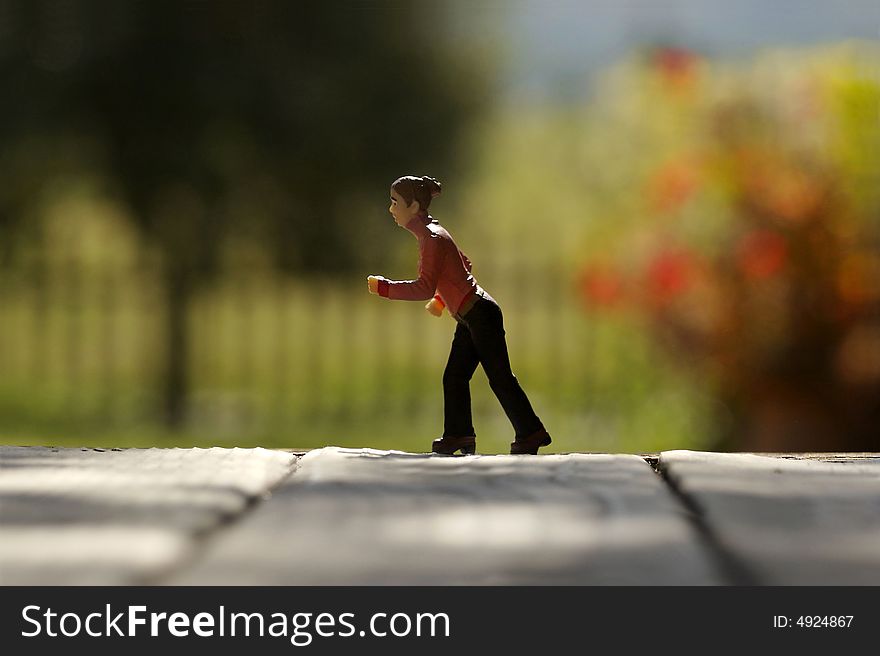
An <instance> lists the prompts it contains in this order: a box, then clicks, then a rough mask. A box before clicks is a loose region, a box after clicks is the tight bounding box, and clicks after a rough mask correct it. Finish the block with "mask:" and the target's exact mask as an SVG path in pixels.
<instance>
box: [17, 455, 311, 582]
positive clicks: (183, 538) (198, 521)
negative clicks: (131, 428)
mask: <svg viewBox="0 0 880 656" xmlns="http://www.w3.org/2000/svg"><path fill="white" fill-rule="evenodd" d="M295 461H296V457H295V456H293V455H291V454H289V453H283V452H280V451H270V450H266V449H220V448H212V449H125V450H120V449H111V450H101V449H60V448H48V447H8V446H4V447H0V583H2V584H4V585H25V584H28V585H66V584H89V585H98V584H109V585H113V584H127V583H141V582H151V581H153V580H154V579H155V578H156V577H158V576H161V575H162V574H164V573H165V572H166V571H168V570H169V569H171V568H173V567H176V566H178V565H179V564H180V563H181V562H182V561H183V560H184V559H185V558H186V557H187V556H188V555H189V554H190V552H191V550H192V547H193V544H194V543H195V542H196V539H197V537H198V536H200V535H204V534H206V533H208V532H210V531H211V530H214V529H216V528H217V527H218V526H219V525H221V523H222V522H224V521H227V520H229V519H230V518H234V517H236V516H237V515H239V514H240V513H242V512H244V511H245V510H246V509H247V508H248V506H249V504H250V503H251V502H252V501H253V500H256V499H259V498H261V497H262V496H263V495H264V494H266V493H267V491H268V490H269V489H270V488H271V487H272V486H274V485H276V484H277V483H278V482H279V481H280V480H281V479H282V478H284V477H285V476H287V475H288V474H289V472H290V470H291V469H292V467H293V464H294V462H295Z"/></svg>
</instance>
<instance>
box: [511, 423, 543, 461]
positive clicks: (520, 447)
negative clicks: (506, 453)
mask: <svg viewBox="0 0 880 656" xmlns="http://www.w3.org/2000/svg"><path fill="white" fill-rule="evenodd" d="M552 441H553V440H551V439H550V433H548V432H547V431H546V430H544V429H543V428H542V429H541V430H538V431H535V432H534V433H532V434H531V435H529V436H528V437H523V438H517V439H516V441H514V442H511V443H510V454H511V455H519V454H524V453H528V454H530V455H533V456H534V455H537V454H538V448H539V447H542V446H547V445H549V444H550V442H552Z"/></svg>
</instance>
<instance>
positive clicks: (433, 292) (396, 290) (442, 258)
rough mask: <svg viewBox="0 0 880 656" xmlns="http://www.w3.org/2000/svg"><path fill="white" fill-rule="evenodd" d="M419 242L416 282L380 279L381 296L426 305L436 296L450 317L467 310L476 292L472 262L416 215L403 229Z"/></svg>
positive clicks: (424, 217)
mask: <svg viewBox="0 0 880 656" xmlns="http://www.w3.org/2000/svg"><path fill="white" fill-rule="evenodd" d="M404 227H405V228H406V229H407V230H409V231H410V232H411V233H412V234H414V235H415V236H416V239H418V240H419V277H418V279H417V280H385V279H383V278H380V279H379V286H378V291H379V295H380V296H384V297H385V298H390V299H394V300H401V301H426V300H428V299H429V298H432V297H435V296H439V297H440V300H441V301H442V302H443V303H444V304H445V305H446V307H447V308H449V311H450V312H451V313H452V314H457V313H458V312H459V310H460V309H461V308H462V307H465V306H468V305H469V304H470V303H471V302H472V299H473V297H474V295H475V294H476V292H477V289H478V285H477V280H476V278H474V276H473V274H471V261H470V260H469V259H468V258H467V256H466V255H465V254H464V253H462V252H461V251H460V250H459V248H458V246H456V244H455V241H454V240H453V239H452V235H450V234H449V233H448V232H447V231H446V228H444V227H443V226H441V225H440V224H439V223H438V222H437V219H435V218H434V217H432V216H431V215H429V214H427V215H426V214H418V215H416V216H415V217H413V218H412V219H411V220H410V221H409V223H407V224H406V226H404Z"/></svg>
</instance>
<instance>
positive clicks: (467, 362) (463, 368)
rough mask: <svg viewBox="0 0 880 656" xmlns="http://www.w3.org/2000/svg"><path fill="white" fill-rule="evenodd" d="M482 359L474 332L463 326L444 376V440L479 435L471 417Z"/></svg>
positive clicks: (454, 342)
mask: <svg viewBox="0 0 880 656" xmlns="http://www.w3.org/2000/svg"><path fill="white" fill-rule="evenodd" d="M478 364H479V357H478V356H477V349H476V348H475V347H474V343H473V341H472V340H471V335H470V332H469V331H468V329H467V327H466V326H465V325H464V324H461V323H459V324H458V327H457V328H456V329H455V336H454V337H453V338H452V348H451V349H450V351H449V360H448V361H447V362H446V369H445V371H444V372H443V437H465V436H468V435H476V431H474V422H473V418H472V416H471V387H470V382H471V378H472V377H473V375H474V372H475V371H476V370H477V365H478Z"/></svg>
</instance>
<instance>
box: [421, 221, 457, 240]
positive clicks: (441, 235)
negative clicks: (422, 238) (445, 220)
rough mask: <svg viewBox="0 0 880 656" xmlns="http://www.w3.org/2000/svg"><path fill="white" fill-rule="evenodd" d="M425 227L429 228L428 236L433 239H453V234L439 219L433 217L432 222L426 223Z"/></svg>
mask: <svg viewBox="0 0 880 656" xmlns="http://www.w3.org/2000/svg"><path fill="white" fill-rule="evenodd" d="M425 227H426V228H427V229H428V236H429V237H431V238H432V239H444V240H448V241H452V235H450V234H449V232H448V231H447V230H446V228H444V227H443V226H442V225H440V223H439V222H438V221H437V219H432V220H431V222H430V223H428V224H426V225H425Z"/></svg>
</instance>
